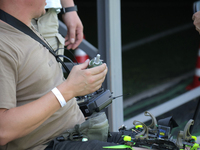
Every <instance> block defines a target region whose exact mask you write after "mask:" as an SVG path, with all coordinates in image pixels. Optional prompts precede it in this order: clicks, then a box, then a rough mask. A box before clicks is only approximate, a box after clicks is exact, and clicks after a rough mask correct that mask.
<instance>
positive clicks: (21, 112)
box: [0, 61, 107, 145]
mask: <svg viewBox="0 0 200 150" xmlns="http://www.w3.org/2000/svg"><path fill="white" fill-rule="evenodd" d="M87 66H88V61H86V62H85V63H83V64H81V65H77V66H75V67H73V69H72V70H71V73H70V74H69V76H68V78H67V79H66V80H65V81H64V82H63V83H62V84H60V85H59V86H57V89H58V90H59V91H60V93H61V94H62V95H63V97H64V99H65V100H66V102H67V101H69V100H70V99H72V98H73V97H76V96H83V95H86V94H89V93H92V92H95V91H96V90H97V89H99V88H100V87H101V85H102V82H103V81H104V79H105V75H106V73H107V67H106V65H105V64H103V65H101V66H98V67H94V68H91V69H86V68H87ZM60 107H61V106H60V103H59V102H58V100H57V98H56V97H55V95H54V94H53V93H52V92H49V93H47V94H46V95H44V96H42V97H41V98H39V99H38V100H35V101H33V102H31V103H29V104H25V105H23V106H20V107H15V108H12V109H3V108H1V109H0V145H5V144H7V143H8V142H10V141H12V140H14V139H17V138H20V137H23V136H25V135H27V134H29V133H30V132H32V131H33V130H35V129H36V128H37V127H38V126H40V125H41V124H42V123H43V122H44V121H45V120H47V119H48V118H49V117H50V116H51V115H52V114H53V113H55V112H56V111H57V110H58V109H59V108H60Z"/></svg>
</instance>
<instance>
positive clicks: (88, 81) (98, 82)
mask: <svg viewBox="0 0 200 150" xmlns="http://www.w3.org/2000/svg"><path fill="white" fill-rule="evenodd" d="M88 64H89V60H87V61H86V62H84V63H83V64H80V65H76V66H74V67H73V68H72V70H71V72H70V74H69V76H68V77H67V79H66V81H65V82H64V83H63V84H61V85H60V86H59V87H58V88H59V90H60V91H61V93H62V95H63V96H64V97H65V96H66V97H67V96H69V95H70V96H71V97H76V96H83V95H87V94H90V93H93V92H95V91H96V90H98V89H99V88H100V87H101V86H102V83H103V81H104V79H105V76H106V74H107V70H108V69H107V66H106V64H105V63H104V64H102V65H100V66H97V67H94V68H90V69H87V66H88Z"/></svg>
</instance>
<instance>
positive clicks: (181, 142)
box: [104, 111, 200, 150]
mask: <svg viewBox="0 0 200 150" xmlns="http://www.w3.org/2000/svg"><path fill="white" fill-rule="evenodd" d="M144 115H145V116H150V117H151V119H152V122H151V124H150V125H149V126H147V125H145V124H144V123H143V122H140V121H137V120H135V121H133V125H134V127H133V129H131V130H127V129H126V127H125V126H122V127H121V128H119V131H120V132H122V133H123V132H124V131H126V132H124V133H127V131H131V132H134V133H135V137H134V138H133V137H131V136H128V135H124V137H123V139H124V145H117V146H107V147H104V148H111V149H119V148H124V149H126V148H129V149H133V148H132V147H141V148H148V149H158V150H183V149H185V148H186V147H189V148H190V150H197V149H198V148H200V146H199V144H197V143H196V140H197V138H196V137H195V136H192V135H191V134H190V127H191V125H194V120H193V119H190V120H189V121H188V122H187V124H186V125H185V127H184V130H183V131H179V133H178V135H177V138H176V139H173V136H172V135H171V130H172V129H173V128H175V127H177V126H178V124H177V123H176V121H175V120H174V119H173V118H172V116H170V117H167V118H164V119H160V120H158V122H157V120H156V118H155V117H154V116H153V115H152V114H151V113H150V112H148V111H146V112H144Z"/></svg>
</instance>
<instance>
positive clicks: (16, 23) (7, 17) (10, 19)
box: [0, 9, 70, 74]
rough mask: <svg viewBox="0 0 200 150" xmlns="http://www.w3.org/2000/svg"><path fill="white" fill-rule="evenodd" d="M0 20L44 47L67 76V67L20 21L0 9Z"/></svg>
mask: <svg viewBox="0 0 200 150" xmlns="http://www.w3.org/2000/svg"><path fill="white" fill-rule="evenodd" d="M0 19H1V20H2V21H4V22H6V23H8V24H10V25H11V26H13V27H15V28H16V29H18V30H20V31H21V32H23V33H25V34H27V35H29V36H30V37H31V38H33V39H35V40H36V41H38V42H39V43H41V44H42V45H43V46H44V47H46V48H47V49H48V50H49V52H50V53H51V54H52V55H53V56H55V58H56V60H57V61H58V62H60V63H61V64H62V66H63V68H64V69H65V71H66V72H67V73H68V74H69V73H70V71H69V69H68V68H67V66H66V65H65V64H64V62H63V61H62V60H61V59H60V58H59V57H58V55H57V54H55V52H54V50H53V49H52V48H51V47H50V46H49V45H47V43H45V42H44V41H43V40H42V39H41V38H40V37H38V36H37V35H36V34H35V33H34V32H33V31H32V30H31V29H30V28H29V27H28V26H27V25H25V24H24V23H23V22H21V21H20V20H18V19H17V18H15V17H13V16H11V15H10V14H8V13H6V12H4V11H3V10H1V9H0Z"/></svg>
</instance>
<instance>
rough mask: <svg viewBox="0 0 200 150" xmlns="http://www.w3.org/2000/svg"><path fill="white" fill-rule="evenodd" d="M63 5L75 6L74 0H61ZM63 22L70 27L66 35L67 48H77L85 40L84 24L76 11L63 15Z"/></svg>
mask: <svg viewBox="0 0 200 150" xmlns="http://www.w3.org/2000/svg"><path fill="white" fill-rule="evenodd" d="M61 4H62V7H63V8H65V7H72V6H74V1H73V0H61ZM62 19H63V22H64V23H65V25H66V26H67V28H68V31H67V35H66V37H65V45H66V46H67V49H75V48H77V47H78V45H79V44H80V43H81V41H82V40H83V25H82V22H81V20H80V18H79V16H78V14H77V12H76V11H72V12H67V13H65V14H63V15H62Z"/></svg>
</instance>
